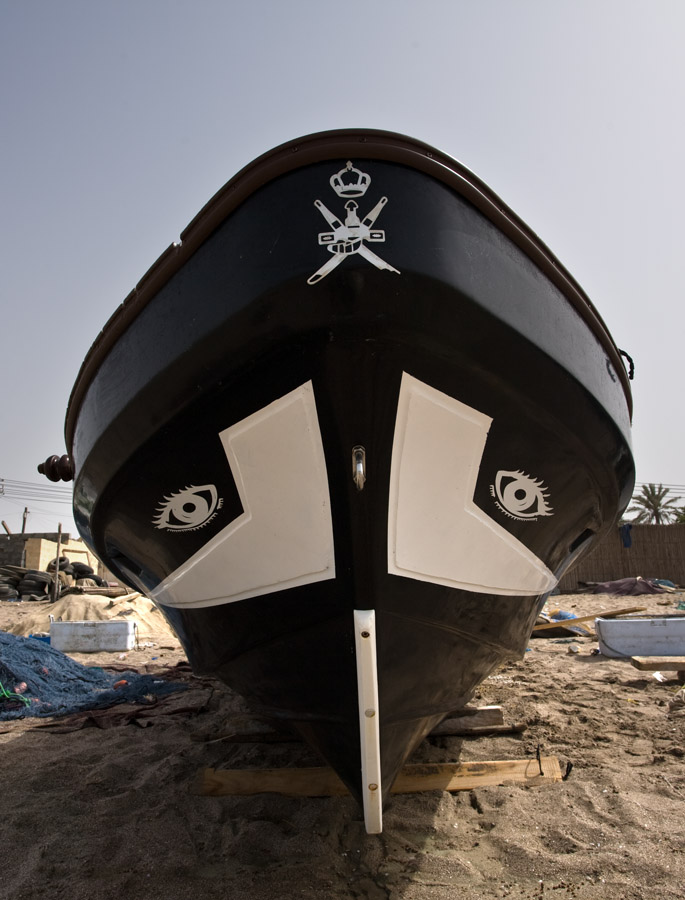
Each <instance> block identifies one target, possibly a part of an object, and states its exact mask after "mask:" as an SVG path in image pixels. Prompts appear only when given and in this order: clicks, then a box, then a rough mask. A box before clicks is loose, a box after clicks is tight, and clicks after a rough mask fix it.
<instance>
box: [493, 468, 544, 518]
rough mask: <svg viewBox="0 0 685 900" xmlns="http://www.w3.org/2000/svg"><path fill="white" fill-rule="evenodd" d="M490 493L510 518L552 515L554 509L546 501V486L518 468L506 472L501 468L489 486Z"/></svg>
mask: <svg viewBox="0 0 685 900" xmlns="http://www.w3.org/2000/svg"><path fill="white" fill-rule="evenodd" d="M490 493H491V494H492V496H493V497H495V503H496V504H497V506H498V507H499V508H500V509H501V510H502V512H503V513H505V514H506V515H508V516H511V518H512V519H520V520H526V519H536V518H537V517H538V516H551V515H554V510H553V509H552V507H551V506H550V505H549V503H548V502H547V498H548V497H549V494H548V493H547V488H546V487H545V485H544V484H543V483H542V481H536V479H535V478H531V476H530V475H526V474H525V472H522V471H520V470H518V471H516V472H506V471H505V470H504V469H501V470H500V471H499V472H498V473H497V477H496V478H495V483H494V485H491V487H490Z"/></svg>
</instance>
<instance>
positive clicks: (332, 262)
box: [307, 163, 400, 284]
mask: <svg viewBox="0 0 685 900" xmlns="http://www.w3.org/2000/svg"><path fill="white" fill-rule="evenodd" d="M350 166H351V163H350V164H348V168H349V167H350ZM387 202H388V198H387V197H381V199H380V200H379V201H378V203H377V204H376V205H375V206H374V208H373V209H372V210H371V212H369V213H368V214H367V215H366V216H364V218H363V219H361V220H360V218H359V216H358V215H357V210H358V209H359V205H358V204H357V203H355V202H354V200H348V201H347V203H346V204H345V209H346V210H347V216H346V218H345V222H344V223H343V222H341V221H340V219H339V218H338V217H337V216H336V215H335V214H334V213H332V212H331V211H330V209H328V207H327V206H325V205H324V204H323V203H322V202H321V201H320V200H315V201H314V206H315V207H316V208H317V209H318V210H319V212H320V213H321V215H322V216H323V217H324V219H325V220H326V221H327V222H328V224H329V225H330V226H331V228H332V229H333V231H322V232H320V233H319V244H321V245H324V246H326V247H327V248H328V252H329V253H331V254H332V256H331V258H330V259H329V260H328V261H327V262H325V263H324V264H323V265H322V266H321V268H320V269H318V270H317V271H316V272H314V274H313V275H312V276H311V277H310V278H308V279H307V284H316V283H317V282H319V281H321V279H322V278H325V277H326V275H328V273H329V272H332V271H333V269H335V268H336V266H339V265H340V263H341V262H342V261H343V260H344V259H345V258H346V257H347V256H352V255H353V254H355V253H357V254H359V256H363V257H364V259H366V260H368V262H370V263H372V264H373V265H374V266H376V268H377V269H388V270H389V271H391V272H397V274H398V275H399V274H400V273H399V270H398V269H395V268H394V267H393V266H391V265H390V264H389V263H387V262H385V260H383V259H381V258H380V256H377V255H376V254H375V253H374V252H373V250H370V249H369V248H368V247H367V246H366V244H365V241H368V242H369V243H373V242H376V243H382V242H383V241H384V240H385V231H383V229H373V230H372V228H371V226H372V225H373V224H374V222H375V221H376V219H377V218H378V216H379V215H380V213H381V210H382V209H383V207H384V206H385V204H386V203H387Z"/></svg>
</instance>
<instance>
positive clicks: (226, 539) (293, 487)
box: [152, 382, 335, 607]
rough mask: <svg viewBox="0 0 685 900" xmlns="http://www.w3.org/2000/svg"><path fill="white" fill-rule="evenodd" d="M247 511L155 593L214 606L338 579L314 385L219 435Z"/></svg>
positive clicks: (169, 600) (178, 602) (171, 600)
mask: <svg viewBox="0 0 685 900" xmlns="http://www.w3.org/2000/svg"><path fill="white" fill-rule="evenodd" d="M219 437H220V438H221V442H222V444H223V446H224V450H225V452H226V458H227V463H228V465H229V466H230V468H231V472H232V473H233V477H234V479H235V482H236V485H237V488H238V493H239V495H240V500H241V502H242V505H243V509H244V512H243V514H242V515H241V516H240V517H239V518H238V519H235V520H234V521H233V522H231V524H230V525H228V526H227V527H226V528H224V529H223V530H222V531H221V532H219V534H218V535H216V536H215V537H214V538H213V539H212V540H211V541H209V542H208V543H207V544H206V545H205V546H204V547H203V548H202V549H201V550H200V551H198V553H196V554H195V555H194V556H193V557H191V558H190V559H189V560H188V561H187V562H186V563H184V565H183V566H181V568H179V569H177V570H176V571H175V572H173V573H172V574H171V575H170V576H169V577H168V578H166V579H165V580H164V581H163V582H162V583H161V584H160V585H159V586H158V587H157V588H156V589H155V590H154V591H153V592H152V596H153V598H154V599H156V600H159V602H160V603H164V604H166V605H168V606H198V607H199V606H213V605H216V604H220V603H229V602H232V601H235V600H243V599H246V598H248V597H257V596H260V595H263V594H267V593H271V592H272V591H282V590H285V589H286V588H291V587H296V586H299V585H304V584H310V583H312V582H316V581H323V580H326V579H329V578H335V558H334V552H333V523H332V520H331V507H330V499H329V494H328V479H327V476H326V460H325V458H324V453H323V445H322V443H321V432H320V430H319V423H318V418H317V414H316V402H315V399H314V391H313V388H312V384H311V382H308V383H307V384H304V385H302V386H301V387H299V388H297V389H296V390H294V391H292V392H291V393H290V394H287V395H286V396H285V397H282V398H281V399H280V400H276V401H274V402H273V403H271V404H269V406H267V407H265V408H264V409H261V410H259V411H258V412H256V413H254V414H253V415H251V416H249V417H248V418H246V419H243V421H241V422H238V423H237V424H235V425H232V426H231V427H230V428H227V429H226V430H225V431H222V432H221V434H220V435H219Z"/></svg>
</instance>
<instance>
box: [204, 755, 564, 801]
mask: <svg viewBox="0 0 685 900" xmlns="http://www.w3.org/2000/svg"><path fill="white" fill-rule="evenodd" d="M561 780H562V775H561V769H560V767H559V760H558V759H557V758H556V757H555V756H542V757H540V760H539V761H538V760H537V759H517V760H498V761H493V762H467V763H419V764H415V765H407V766H405V767H404V768H403V769H402V771H401V772H400V774H399V775H398V776H397V778H396V780H395V783H394V785H393V786H392V789H391V792H392V793H393V794H410V793H418V792H421V791H470V790H473V789H474V788H478V787H485V786H487V785H501V784H506V783H508V782H515V783H518V784H526V785H529V786H533V785H541V784H554V783H556V782H559V781H561ZM194 793H196V794H200V795H201V796H204V797H225V796H247V795H252V794H265V793H273V794H286V795H288V796H294V797H342V796H345V795H347V794H349V791H348V790H347V787H346V786H345V785H344V784H343V782H342V781H341V780H340V779H339V778H338V776H337V775H336V774H335V772H334V771H333V770H332V769H329V768H327V767H323V766H322V767H316V768H306V769H294V768H288V769H203V770H202V771H201V772H200V773H199V778H198V781H197V783H196V785H195V789H194Z"/></svg>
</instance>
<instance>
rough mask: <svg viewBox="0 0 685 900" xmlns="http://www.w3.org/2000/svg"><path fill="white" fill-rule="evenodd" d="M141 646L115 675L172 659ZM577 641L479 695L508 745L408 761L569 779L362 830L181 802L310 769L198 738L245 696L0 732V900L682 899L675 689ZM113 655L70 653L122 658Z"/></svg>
mask: <svg viewBox="0 0 685 900" xmlns="http://www.w3.org/2000/svg"><path fill="white" fill-rule="evenodd" d="M683 596H685V595H683V594H676V595H668V596H664V595H656V596H645V597H639V598H625V597H609V596H591V595H568V596H565V597H559V598H555V600H554V605H555V606H556V605H558V606H560V607H561V608H563V609H568V610H570V611H572V612H574V613H576V614H577V615H583V614H587V613H594V612H596V611H600V610H611V609H619V608H622V607H625V606H633V605H640V606H646V607H647V608H648V611H649V612H652V613H661V614H663V613H665V612H673V611H674V608H675V604H676V602H677V601H678V600H680V599H682V598H683ZM140 599H141V600H142V598H140ZM146 602H147V601H144V600H143V602H142V604H141V606H142V605H145V603H146ZM98 603H99V607H98V608H100V609H101V608H102V605H103V604H102V601H101V600H99V601H98ZM42 605H43V604H35V603H33V604H29V603H26V604H19V603H7V602H1V603H0V628H3V629H5V630H13V631H16V630H17V627H20V626H21V627H25V626H26V624H27V623H29V619H30V616H32V615H38V614H40V615H43V617H44V615H45V611H44V610H42V609H41V608H40V606H42ZM29 607H31V608H35V609H29ZM82 611H83V610H81V612H82ZM110 612H111V610H110ZM148 612H149V610H148ZM141 614H142V611H141ZM75 617H76V618H79V617H80V616H75ZM162 621H163V620H162ZM22 623H23V624H22ZM20 633H21V632H20ZM148 633H149V634H150V635H155V637H156V640H151V641H149V643H152V644H154V646H151V647H142V648H141V649H139V650H136V651H131V652H130V653H128V654H126V657H127V658H126V659H125V660H124V661H123V664H128V665H135V666H138V667H143V666H145V665H148V666H164V665H175V663H176V662H178V661H179V660H182V658H183V655H182V653H181V651H180V648H179V645H178V643H177V642H176V641H175V639H174V637H173V635H171V634H170V632H168V631H167V632H166V634H163V633H161V632H159V633H156V634H155V629H153V628H150V629H149V632H148ZM576 644H577V646H578V648H579V652H578V653H577V654H573V653H569V650H568V648H569V645H568V644H565V643H555V642H553V641H552V640H540V639H536V640H531V642H530V647H531V649H530V651H529V652H527V653H526V654H525V657H524V658H523V659H522V660H521V661H518V662H515V663H513V664H510V665H506V666H504V667H503V668H502V669H500V670H499V671H498V672H496V673H495V674H493V675H492V676H491V677H490V678H488V679H487V681H486V682H485V683H484V684H483V685H482V688H481V690H480V692H479V695H478V697H477V700H476V704H477V705H485V704H501V705H502V707H503V709H504V715H505V719H506V720H507V721H513V722H519V721H520V722H525V723H526V724H527V729H526V731H525V732H524V733H523V734H508V735H498V736H496V737H493V736H490V737H480V738H457V737H439V738H438V737H433V738H429V739H428V740H427V741H426V742H424V744H423V745H422V746H421V747H420V748H419V750H418V751H417V752H416V754H415V756H414V761H469V760H487V759H490V760H496V759H525V758H531V757H534V756H535V752H536V749H537V747H538V745H539V746H540V747H541V750H542V753H543V754H546V755H556V756H557V757H558V758H559V760H560V762H561V765H562V769H563V768H565V767H566V764H567V763H568V762H571V763H572V764H573V769H572V771H571V774H570V776H569V778H568V779H567V780H566V781H564V782H561V783H558V784H549V785H545V786H542V787H522V786H517V785H505V786H501V787H488V788H479V789H477V790H475V791H470V792H464V793H455V794H449V793H446V792H440V791H434V792H428V793H424V794H409V795H395V796H394V797H393V798H392V800H391V803H390V805H389V807H388V809H387V810H386V812H385V818H384V831H383V834H382V835H377V836H368V835H366V834H365V831H364V826H363V822H362V820H361V815H360V812H359V810H358V809H357V807H356V805H355V804H354V802H353V801H352V800H351V799H349V798H324V799H319V798H316V799H307V798H293V797H282V796H277V795H274V794H265V795H259V796H256V797H244V798H235V797H222V798H208V797H201V796H197V795H196V794H195V793H193V790H192V788H193V785H194V784H195V781H196V776H197V774H198V773H199V772H200V771H201V770H202V769H203V768H204V767H206V766H209V767H215V768H222V767H224V768H240V767H257V766H298V765H317V764H319V760H318V759H317V758H316V757H315V756H314V754H313V753H312V752H311V751H309V750H308V749H307V748H306V747H304V746H303V745H301V744H299V743H296V742H295V743H293V742H291V743H266V742H263V743H242V744H240V743H239V744H236V743H229V742H227V741H225V740H211V738H212V737H216V736H217V735H220V734H221V733H222V732H225V731H226V729H227V727H230V726H231V725H235V724H236V722H237V721H243V720H242V719H240V718H239V717H240V716H244V715H246V710H245V708H244V706H243V704H242V702H241V701H240V699H239V698H237V697H236V696H235V695H234V694H232V692H231V691H229V690H228V689H227V688H224V687H222V686H221V685H219V684H218V683H216V682H213V681H211V680H206V679H195V678H193V677H192V676H190V675H186V676H185V677H186V678H187V679H188V680H189V682H190V689H189V690H188V691H186V692H185V693H184V694H181V695H174V697H175V698H176V699H174V700H173V701H170V705H169V706H168V707H167V708H166V709H165V708H164V707H163V706H160V708H159V709H158V710H157V712H158V713H160V714H159V715H156V716H154V717H152V718H150V719H149V720H144V721H138V722H137V723H136V722H134V723H132V724H128V725H119V726H118V727H112V728H110V729H108V730H106V731H103V730H101V729H100V728H96V727H85V728H82V729H80V730H76V731H71V732H69V733H55V732H53V731H46V730H42V729H39V728H37V727H36V725H37V724H40V723H39V722H37V720H33V721H30V722H26V721H24V722H17V723H1V722H0V772H1V773H2V790H1V793H0V796H1V799H0V824H1V827H2V831H1V834H2V842H1V845H0V876H1V880H0V884H1V885H2V888H0V894H1V895H2V896H3V897H6V898H7V900H28V898H31V900H33V898H35V897H39V896H41V897H46V898H69V900H110V898H126V900H138V898H141V900H142V898H147V900H157V898H160V900H161V898H164V900H177V898H178V900H187V898H193V897H196V896H197V897H201V898H202V900H215V898H216V900H218V898H222V900H223V898H247V900H290V898H349V897H351V898H362V897H363V898H374V900H375V898H378V900H386V898H387V900H424V898H425V900H428V898H436V900H447V898H455V897H467V898H483V900H494V898H504V897H510V898H531V900H532V898H544V897H547V898H569V897H570V898H578V900H590V898H597V900H599V898H601V900H666V898H669V900H675V898H678V900H681V898H682V897H683V895H684V893H685V892H684V889H683V885H685V861H684V857H683V852H684V851H685V713H684V712H681V713H680V714H677V715H669V707H668V701H669V699H671V698H672V697H673V696H674V693H675V692H676V691H677V690H678V685H677V683H676V682H675V680H669V681H667V682H665V683H661V682H659V681H657V680H656V679H655V678H653V677H652V676H651V674H649V673H642V672H639V671H637V670H636V669H634V668H632V667H631V666H630V664H629V663H627V662H625V661H614V660H608V659H605V658H603V657H601V656H593V655H591V650H592V649H593V648H594V647H596V646H597V645H596V642H595V641H594V640H593V639H591V638H583V639H579V640H577V641H576ZM119 656H120V654H118V653H114V654H95V655H85V654H80V655H75V658H77V659H79V661H81V662H86V663H88V664H98V665H102V664H107V663H108V662H110V663H116V664H122V660H120V659H119ZM153 657H156V659H153ZM178 698H183V699H182V701H181V700H179V699H178ZM183 709H185V710H186V711H185V712H183V711H182V710H183ZM43 721H44V720H43ZM141 725H144V726H146V727H141ZM248 730H249V729H248Z"/></svg>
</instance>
